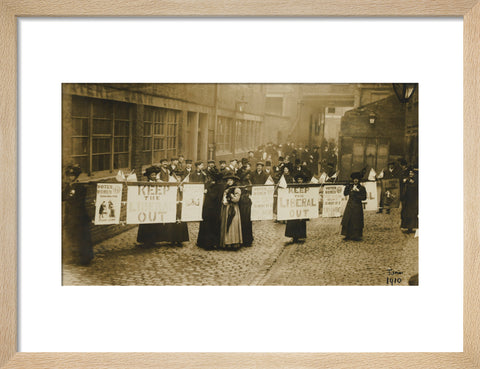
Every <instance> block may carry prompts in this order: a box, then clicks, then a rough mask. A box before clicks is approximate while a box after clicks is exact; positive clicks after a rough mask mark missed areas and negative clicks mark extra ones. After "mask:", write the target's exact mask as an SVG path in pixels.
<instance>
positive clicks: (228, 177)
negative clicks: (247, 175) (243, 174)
mask: <svg viewBox="0 0 480 369" xmlns="http://www.w3.org/2000/svg"><path fill="white" fill-rule="evenodd" d="M223 179H224V180H227V179H233V180H235V181H239V180H240V178H238V177H237V176H236V175H235V174H233V173H227V174H226V175H224V176H223Z"/></svg>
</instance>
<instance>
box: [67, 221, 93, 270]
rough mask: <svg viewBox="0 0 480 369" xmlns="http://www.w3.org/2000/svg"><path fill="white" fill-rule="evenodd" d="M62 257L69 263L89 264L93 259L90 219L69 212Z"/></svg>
mask: <svg viewBox="0 0 480 369" xmlns="http://www.w3.org/2000/svg"><path fill="white" fill-rule="evenodd" d="M62 238H63V244H62V258H63V262H65V263H67V264H79V265H88V264H89V263H90V261H91V260H92V259H93V243H92V237H91V232H90V220H89V218H87V217H83V216H78V217H77V216H75V215H73V216H72V215H71V214H68V215H67V216H66V217H65V222H64V228H63V237H62Z"/></svg>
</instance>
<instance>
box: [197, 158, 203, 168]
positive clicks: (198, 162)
mask: <svg viewBox="0 0 480 369" xmlns="http://www.w3.org/2000/svg"><path fill="white" fill-rule="evenodd" d="M200 164H203V161H200V160H199V161H196V162H195V166H196V167H198V166H199V165H200Z"/></svg>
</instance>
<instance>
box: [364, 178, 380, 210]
mask: <svg viewBox="0 0 480 369" xmlns="http://www.w3.org/2000/svg"><path fill="white" fill-rule="evenodd" d="M362 185H364V186H365V189H366V190H367V199H366V200H365V201H362V203H363V209H364V210H367V211H368V210H377V209H378V203H377V183H376V182H365V183H362Z"/></svg>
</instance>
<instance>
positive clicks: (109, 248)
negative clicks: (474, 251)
mask: <svg viewBox="0 0 480 369" xmlns="http://www.w3.org/2000/svg"><path fill="white" fill-rule="evenodd" d="M340 221H341V218H318V219H313V220H311V221H309V222H307V236H308V237H307V240H306V242H304V243H299V244H291V243H290V239H289V238H286V237H284V231H285V225H284V224H280V223H274V222H273V221H261V222H254V224H253V232H254V237H255V241H254V243H253V245H252V247H249V248H242V249H240V250H238V251H205V250H203V249H201V248H199V247H197V246H196V245H195V241H196V238H197V232H198V223H190V224H189V233H190V242H186V243H184V246H183V247H178V246H170V245H168V244H159V245H158V246H156V247H155V248H150V249H142V248H139V247H138V246H135V240H136V235H137V228H133V229H130V230H128V231H126V232H124V233H122V234H120V235H118V236H116V237H113V238H111V239H109V240H107V241H104V242H102V243H100V244H98V245H96V246H95V259H94V260H93V262H92V263H91V265H90V266H88V267H82V266H74V265H64V266H63V285H122V286H126V285H137V286H138V285H142V286H143V285H152V286H164V285H174V286H183V285H214V286H219V285H230V286H232V285H266V286H271V285H280V286H301V285H309V286H310V285H318V286H324V285H330V286H339V285H381V286H382V285H387V283H388V281H389V280H388V278H392V279H394V278H396V281H395V282H394V283H393V284H394V285H408V279H409V278H410V277H412V276H413V275H415V274H417V273H418V263H417V260H418V238H415V237H414V236H413V235H412V234H404V233H403V232H401V230H400V228H399V223H400V212H399V209H393V210H392V213H391V214H389V215H387V214H376V213H374V212H365V229H364V237H363V241H359V242H355V241H343V237H342V236H341V235H340Z"/></svg>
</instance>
